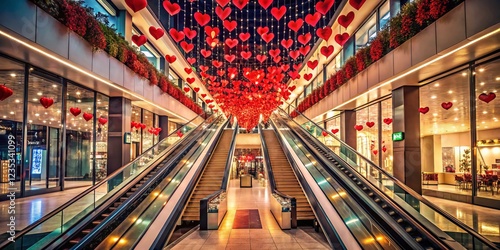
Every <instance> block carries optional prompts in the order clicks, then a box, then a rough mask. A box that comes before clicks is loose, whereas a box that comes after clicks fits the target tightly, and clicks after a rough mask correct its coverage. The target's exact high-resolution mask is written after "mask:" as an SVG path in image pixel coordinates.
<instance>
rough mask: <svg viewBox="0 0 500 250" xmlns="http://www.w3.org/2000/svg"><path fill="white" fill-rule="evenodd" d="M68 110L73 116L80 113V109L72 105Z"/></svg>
mask: <svg viewBox="0 0 500 250" xmlns="http://www.w3.org/2000/svg"><path fill="white" fill-rule="evenodd" d="M69 112H70V113H71V114H73V115H74V116H78V115H79V114H80V113H82V110H81V109H80V108H77V107H73V108H70V109H69Z"/></svg>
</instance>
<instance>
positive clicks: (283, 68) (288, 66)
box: [281, 64, 293, 91]
mask: <svg viewBox="0 0 500 250" xmlns="http://www.w3.org/2000/svg"><path fill="white" fill-rule="evenodd" d="M281 69H282V70H283V71H285V72H286V71H288V70H289V69H290V65H288V64H283V65H281ZM292 91H293V90H292Z"/></svg>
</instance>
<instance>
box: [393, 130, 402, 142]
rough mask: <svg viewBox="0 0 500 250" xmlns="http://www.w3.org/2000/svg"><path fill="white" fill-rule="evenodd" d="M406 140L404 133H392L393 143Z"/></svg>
mask: <svg viewBox="0 0 500 250" xmlns="http://www.w3.org/2000/svg"><path fill="white" fill-rule="evenodd" d="M404 139H405V133H404V132H394V133H392V140H393V141H402V140H404Z"/></svg>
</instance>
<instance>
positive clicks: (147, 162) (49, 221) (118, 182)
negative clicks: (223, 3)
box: [0, 116, 215, 250]
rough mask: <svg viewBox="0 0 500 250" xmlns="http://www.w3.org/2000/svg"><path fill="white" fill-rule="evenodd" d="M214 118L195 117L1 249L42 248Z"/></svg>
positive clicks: (29, 227)
mask: <svg viewBox="0 0 500 250" xmlns="http://www.w3.org/2000/svg"><path fill="white" fill-rule="evenodd" d="M214 119H215V117H209V118H208V119H207V120H205V121H204V120H203V118H201V117H200V116H197V117H195V118H194V119H192V120H191V121H189V122H187V123H186V124H184V125H183V126H182V127H180V128H179V129H178V130H176V131H175V132H173V133H171V134H170V135H168V136H167V138H165V139H163V140H161V141H160V142H158V143H157V144H156V145H154V146H153V147H152V148H150V149H149V150H147V151H146V152H144V153H143V154H142V155H140V156H138V157H137V158H136V159H135V160H134V161H132V162H130V163H129V164H127V165H125V166H123V167H122V168H120V169H118V170H117V171H116V172H114V173H113V174H111V175H109V176H108V177H107V178H105V179H104V180H102V181H100V182H98V183H97V184H96V185H95V186H93V187H91V188H89V189H87V190H85V191H84V192H83V193H81V194H79V195H78V196H77V197H75V198H73V199H71V200H70V201H68V202H67V203H65V204H63V205H62V206H61V207H59V208H58V209H56V210H54V211H53V212H51V213H49V214H47V215H46V216H44V217H42V218H41V219H40V220H38V221H37V222H35V223H33V224H31V225H30V226H28V227H27V228H25V229H24V230H23V231H21V232H19V233H18V234H17V235H16V237H15V239H14V240H15V242H4V243H2V244H1V245H0V249H16V250H17V249H35V248H38V249H41V248H43V246H45V245H46V244H49V243H50V242H52V241H53V240H55V239H56V238H58V237H59V236H61V235H62V234H64V233H66V232H67V231H68V229H70V228H71V227H72V226H74V225H75V224H76V223H78V221H80V219H82V218H84V217H86V216H87V215H89V214H90V213H91V212H92V211H93V210H94V209H95V208H97V207H98V206H99V205H101V204H102V203H104V202H105V201H106V200H107V199H108V198H110V197H112V196H113V195H114V194H115V193H117V192H118V191H119V190H120V189H121V188H122V187H123V186H125V185H127V184H128V183H129V182H130V181H132V180H133V179H134V178H136V177H137V176H138V175H140V174H141V173H142V172H143V171H145V170H146V169H148V168H150V167H151V166H153V164H154V163H155V162H157V161H158V160H159V159H160V158H162V157H163V156H164V155H165V154H167V153H168V152H169V151H170V150H171V149H172V148H173V147H171V146H173V145H174V144H176V142H178V141H179V140H180V139H181V138H182V137H184V136H186V135H188V134H190V132H191V131H193V129H194V128H195V127H196V128H197V129H199V130H201V129H203V127H204V126H206V125H207V124H210V123H211V122H212V121H214Z"/></svg>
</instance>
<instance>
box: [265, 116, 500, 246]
mask: <svg viewBox="0 0 500 250" xmlns="http://www.w3.org/2000/svg"><path fill="white" fill-rule="evenodd" d="M304 119H306V118H304V117H303V116H301V114H299V119H297V118H296V119H295V120H299V121H302V120H304ZM272 120H273V126H274V127H275V129H278V130H280V131H281V133H284V134H286V137H287V139H284V140H287V141H288V143H289V144H295V146H296V147H297V148H301V150H305V154H306V155H307V154H309V155H311V156H312V157H313V158H314V161H317V162H318V163H319V165H321V166H322V167H323V168H324V169H323V173H324V176H325V177H326V178H325V182H332V183H333V182H335V183H337V184H338V185H339V187H340V188H341V189H342V190H345V194H346V195H347V196H349V197H350V198H352V199H353V200H354V201H355V203H357V204H358V207H359V208H358V209H360V212H364V213H366V214H367V215H368V216H370V217H371V218H372V219H373V220H374V221H375V222H376V223H377V224H378V225H379V228H382V229H383V230H384V231H385V233H386V234H387V235H388V237H390V238H392V239H393V240H394V243H396V244H398V245H399V247H401V248H407V247H408V246H413V247H412V248H415V247H418V248H420V249H497V248H496V246H495V245H494V244H493V243H491V242H489V241H488V240H487V239H486V238H484V237H483V236H481V235H479V234H477V232H475V231H474V230H472V229H470V228H469V227H467V226H466V225H465V224H463V223H461V222H460V221H457V220H456V219H454V218H453V217H452V216H451V215H448V214H447V213H446V212H444V211H442V210H440V209H439V208H436V207H435V206H434V205H433V204H430V203H429V202H428V201H426V200H425V199H423V198H422V197H421V196H420V195H418V194H416V193H415V192H414V191H413V190H411V189H409V188H408V187H406V186H405V185H404V184H403V183H401V182H399V181H398V180H396V179H395V178H394V177H392V176H391V175H389V174H388V173H387V172H385V171H384V170H382V169H380V168H379V167H378V166H376V165H375V164H373V163H371V162H370V161H369V160H368V159H366V158H364V157H363V156H362V155H360V154H359V153H358V152H356V151H354V150H353V149H352V148H350V147H348V146H347V145H345V144H344V143H343V142H341V141H335V142H334V145H336V147H335V149H334V150H335V151H332V150H331V149H330V148H329V147H327V146H325V145H324V144H323V143H322V142H320V141H319V140H318V139H317V138H315V137H314V136H311V135H310V134H309V132H308V131H307V130H305V129H304V128H303V127H301V126H300V125H299V124H302V123H300V122H299V123H297V122H296V121H294V120H292V119H291V118H290V117H289V116H288V115H287V114H286V113H285V112H284V111H283V110H280V111H278V114H275V115H274V116H273V119H272ZM308 121H309V122H310V123H309V124H311V123H312V121H310V120H308ZM320 131H322V130H320ZM325 132H326V131H325ZM322 135H323V136H324V137H326V136H325V135H324V133H322ZM330 136H332V137H334V136H333V135H331V134H330ZM328 139H331V138H330V137H329V138H328ZM334 139H337V138H334ZM450 227H452V228H456V230H457V231H458V232H459V233H456V232H449V231H446V230H449V228H450ZM404 244H407V246H406V247H405V245H404Z"/></svg>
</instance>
